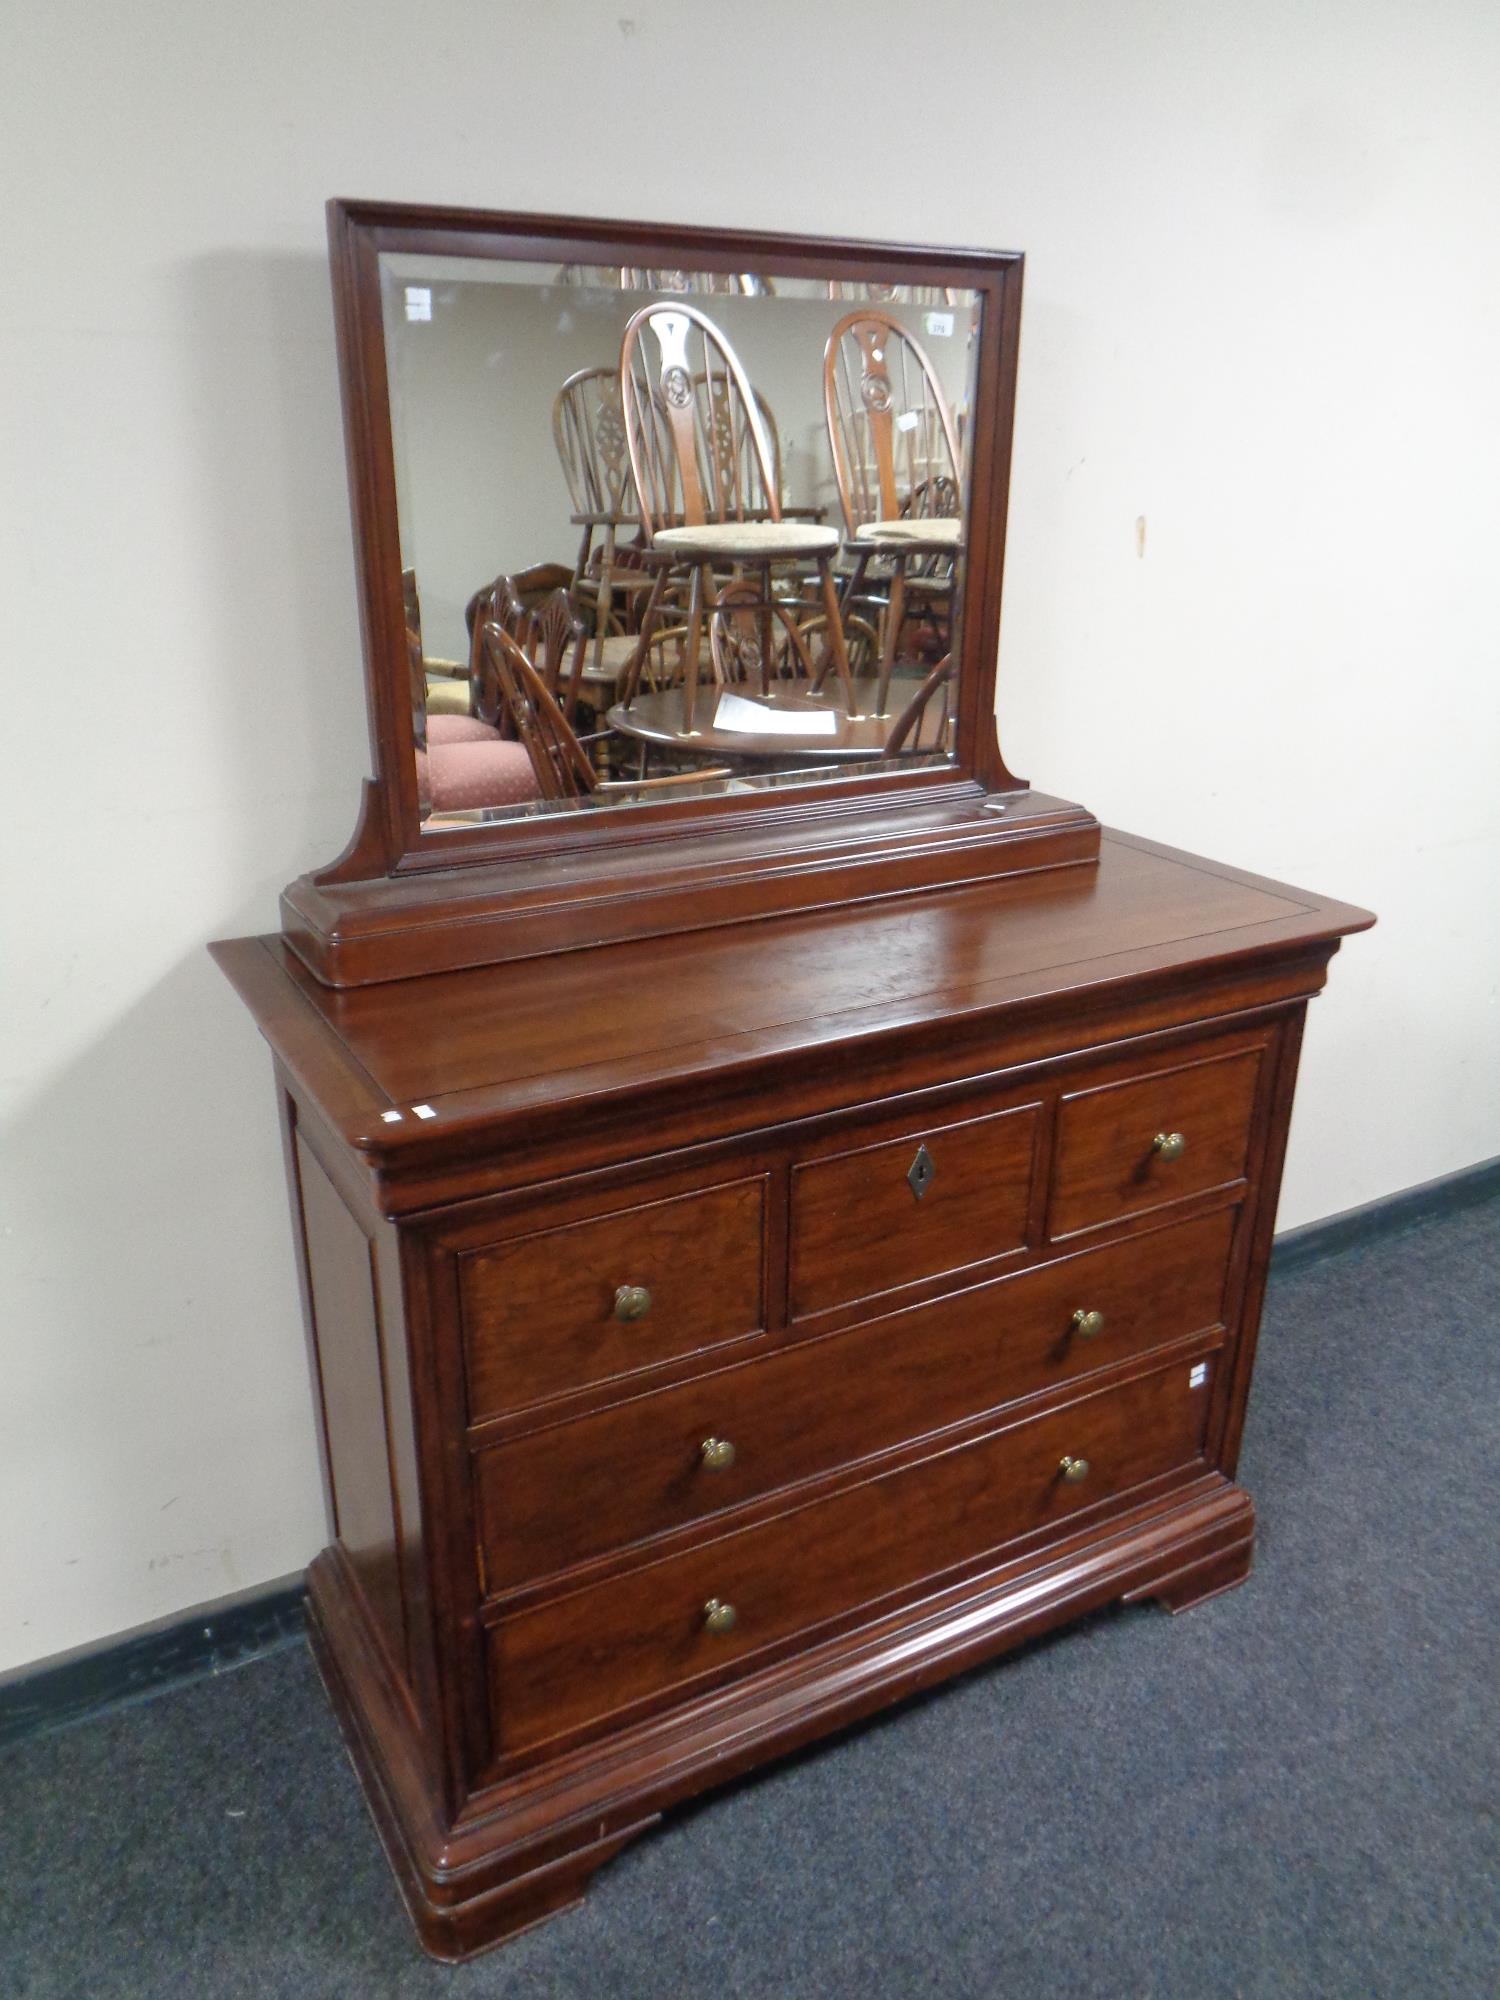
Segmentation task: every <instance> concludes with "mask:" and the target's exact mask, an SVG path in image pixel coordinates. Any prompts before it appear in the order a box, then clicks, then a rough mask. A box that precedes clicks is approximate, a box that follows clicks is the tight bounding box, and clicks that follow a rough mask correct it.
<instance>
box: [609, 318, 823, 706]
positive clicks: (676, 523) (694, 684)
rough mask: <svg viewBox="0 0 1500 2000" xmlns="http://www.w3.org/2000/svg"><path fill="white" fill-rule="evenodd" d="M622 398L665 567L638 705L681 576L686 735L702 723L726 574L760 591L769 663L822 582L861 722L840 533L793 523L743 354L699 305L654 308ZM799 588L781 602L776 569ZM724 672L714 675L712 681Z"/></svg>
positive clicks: (635, 323) (625, 349) (635, 336)
mask: <svg viewBox="0 0 1500 2000" xmlns="http://www.w3.org/2000/svg"><path fill="white" fill-rule="evenodd" d="M620 395H621V404H622V408H623V411H624V416H625V433H626V443H627V447H628V450H629V453H630V467H631V473H632V476H633V478H634V481H635V489H636V498H637V501H638V503H639V512H640V518H641V525H642V530H643V533H644V536H645V541H646V547H647V550H648V555H649V560H650V561H651V563H652V565H653V567H654V568H655V570H656V577H655V582H654V585H653V588H652V593H651V599H650V602H649V603H648V605H647V608H646V614H645V617H644V619H643V621H642V627H641V638H640V642H639V646H638V651H637V657H636V659H635V660H634V661H633V662H632V665H631V668H630V670H629V672H628V674H627V678H626V684H625V686H624V688H623V690H622V700H623V702H624V703H625V704H626V705H627V706H628V704H629V702H630V701H631V699H632V698H633V697H634V694H635V690H636V688H637V686H638V685H639V680H640V673H641V670H642V667H643V664H644V662H645V659H646V657H647V651H648V648H649V644H650V639H651V634H652V631H653V629H654V627H655V625H656V622H657V620H658V618H659V617H660V614H661V600H662V596H663V593H664V590H665V588H666V585H667V582H668V580H669V578H671V576H672V575H673V574H674V572H675V573H676V574H677V575H678V576H681V575H682V574H683V573H684V572H686V573H687V576H688V580H689V594H688V614H687V640H686V662H685V670H684V675H683V698H682V701H683V705H682V726H683V730H684V733H685V734H688V735H691V734H693V733H694V728H695V723H696V722H697V721H698V719H699V711H700V702H699V682H700V677H701V675H702V671H703V651H704V649H703V636H704V634H703V628H704V622H705V613H707V614H708V615H709V616H710V617H712V615H713V612H714V610H715V607H716V605H717V603H718V595H719V588H720V585H719V582H718V579H717V577H716V572H718V571H723V570H728V571H730V572H731V573H732V581H733V582H734V583H735V584H737V585H738V584H743V583H750V584H754V585H755V586H757V595H756V600H755V601H756V607H757V615H758V616H759V618H760V620H761V623H762V630H763V642H762V648H761V651H762V656H763V657H764V658H765V659H769V658H770V657H771V653H772V626H773V624H775V623H777V622H779V621H780V612H781V609H782V608H785V607H790V606H793V605H796V604H799V603H802V602H805V601H806V595H805V591H804V588H803V579H804V577H805V576H806V573H807V572H808V570H809V569H810V570H811V571H812V572H813V574H814V576H815V578H816V588H817V593H818V597H817V602H818V603H819V604H820V606H821V609H822V612H823V614H824V618H825V621H826V623H825V627H824V630H825V634H826V644H827V654H828V658H829V660H830V662H831V665H832V669H833V671H834V672H835V673H836V674H837V676H838V679H839V683H840V685H841V687H842V689H843V694H844V705H845V707H846V708H847V709H848V710H849V711H850V712H851V713H852V712H853V711H854V707H855V699H854V688H853V683H852V680H851V678H850V674H849V660H848V654H847V650H846V648H845V644H844V629H843V622H842V610H841V607H840V604H839V601H838V593H837V590H836V588H835V585H834V580H833V558H834V556H835V555H836V553H837V551H838V547H839V535H838V532H837V530H835V529H833V528H826V527H823V526H822V525H821V524H818V523H810V522H802V521H784V520H783V519H782V517H781V497H780V494H779V493H778V491H777V486H776V469H775V456H774V453H773V451H772V448H771V444H770V441H769V439H768V438H767V436H766V433H765V424H764V420H763V417H762V415H761V408H760V405H759V402H758V400H757V398H756V395H755V391H754V390H753V389H752V387H751V385H750V382H749V379H748V378H747V376H746V374H745V371H744V368H743V367H742V366H741V364H740V361H739V358H738V356H737V355H736V354H735V352H734V350H733V348H731V346H730V345H729V343H728V341H727V340H726V339H725V338H724V336H723V334H722V333H721V332H720V331H719V329H718V328H717V327H716V326H715V325H714V323H713V321H712V320H710V319H709V318H708V317H707V316H706V315H705V314H703V313H702V312H700V311H698V309H697V308H696V307H695V306H690V305H685V304H680V303H676V302H674V303H673V304H671V305H654V306H645V307H643V308H642V309H641V311H639V312H638V313H636V314H634V315H633V316H632V318H631V319H630V321H629V322H628V324H627V325H626V328H625V336H624V340H623V343H622V345H621V350H620ZM778 571H779V572H781V574H782V575H783V576H787V575H788V574H790V575H791V577H792V578H793V579H794V581H793V583H792V585H791V587H790V590H784V591H782V592H780V593H773V576H774V574H775V573H776V572H778ZM712 672H713V669H712V668H710V674H711V676H712Z"/></svg>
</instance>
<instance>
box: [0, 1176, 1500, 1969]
mask: <svg viewBox="0 0 1500 2000" xmlns="http://www.w3.org/2000/svg"><path fill="white" fill-rule="evenodd" d="M1497 1327H1500V1205H1497V1204H1495V1203H1493V1202H1492V1203H1490V1204H1488V1205H1486V1206H1484V1207H1481V1208H1476V1209H1471V1210H1469V1211H1468V1212H1466V1213H1463V1214H1460V1215H1456V1216H1451V1217H1447V1218H1444V1219H1442V1220H1440V1221H1437V1222H1429V1223H1425V1224H1423V1225H1421V1226H1419V1227H1415V1228H1412V1229H1410V1230H1408V1231H1407V1232H1406V1233H1405V1234H1403V1235H1401V1236H1399V1237H1394V1238H1387V1239H1385V1240H1384V1241H1382V1242H1380V1243H1377V1244H1375V1245H1373V1246H1369V1247H1365V1248H1362V1249H1358V1250H1353V1251H1349V1252H1346V1253H1344V1254H1342V1255H1340V1256H1337V1257H1333V1258H1329V1259H1327V1260H1325V1261H1324V1262H1322V1263H1320V1264H1317V1265H1315V1266H1312V1267H1310V1268H1307V1269H1304V1270H1302V1271H1298V1272H1294V1273H1290V1274H1288V1275H1287V1276H1286V1277H1284V1278H1280V1279H1276V1280H1273V1283H1272V1288H1271V1297H1270V1302H1269V1306H1268V1310H1267V1315H1266V1324H1265V1329H1264V1335H1263V1341H1262V1350H1261V1352H1262V1361H1261V1367H1260V1372H1259V1375H1258V1378H1257V1384H1256V1394H1255V1397H1254V1399H1253V1401H1252V1407H1251V1419H1250V1425H1249V1429H1248V1432H1247V1437H1246V1445H1245V1452H1244V1459H1243V1464H1242V1476H1243V1478H1244V1479H1245V1481H1246V1483H1247V1484H1248V1486H1249V1487H1250V1489H1251V1491H1252V1492H1253V1493H1254V1494H1255V1495H1256V1498H1257V1501H1258V1503H1259V1507H1260V1517H1261V1541H1260V1549H1259V1557H1258V1563H1257V1568H1256V1572H1255V1574H1254V1576H1253V1577H1252V1578H1251V1580H1250V1582H1249V1583H1248V1584H1246V1585H1245V1586H1244V1588H1243V1589H1241V1590H1239V1591H1236V1592H1234V1593H1232V1594H1230V1595H1229V1596H1226V1597H1222V1598H1219V1599H1217V1600H1215V1601H1214V1602H1212V1603H1210V1604H1207V1605H1204V1606H1201V1607H1200V1608H1199V1609H1197V1610H1196V1611H1194V1612H1192V1613H1190V1614H1188V1615H1187V1616H1185V1617H1182V1618H1178V1619H1168V1618H1167V1617H1165V1616H1164V1615H1162V1614H1161V1613H1160V1612H1158V1611H1155V1610H1152V1609H1150V1608H1140V1609H1136V1610H1131V1611H1120V1612H1112V1613H1107V1614H1105V1615H1102V1616H1100V1617H1097V1618H1095V1619H1093V1620H1092V1621H1090V1622H1089V1623H1087V1624H1086V1625H1084V1626H1082V1627H1076V1628H1074V1629H1073V1630H1072V1631H1071V1632H1068V1633H1066V1634H1061V1635H1057V1636H1055V1637H1053V1638H1051V1639H1049V1640H1048V1641H1046V1642H1045V1643H1043V1644H1040V1645H1037V1646H1035V1647H1033V1648H1031V1649H1030V1650H1029V1651H1027V1652H1026V1653H1024V1654H1022V1655H1020V1656H1018V1657H1015V1658H1013V1659H1011V1660H1010V1661H1005V1662H1000V1663H998V1664H996V1665H995V1666H992V1667H989V1668H986V1669H984V1670H982V1671H979V1672H976V1673H974V1674H971V1675H969V1676H968V1677H966V1678H965V1679H963V1680H962V1681H960V1682H958V1683H957V1684H955V1685H952V1686H950V1687H948V1688H946V1689H943V1690H940V1691H939V1692H937V1693H935V1694H932V1695H929V1696H927V1697H925V1698H923V1699H921V1700H919V1701H915V1702H912V1703H909V1704H908V1705H906V1706H905V1707H903V1708H901V1709H899V1710H897V1711H894V1712H892V1713H889V1714H887V1715H886V1716H885V1717H884V1718H881V1719H878V1720H877V1721H875V1722H873V1723H870V1724H868V1725H866V1726H864V1727H862V1728H860V1729H858V1730H855V1731H852V1732H850V1733H848V1734H847V1735H845V1736H843V1737H841V1738H840V1739H838V1740H837V1741H835V1742H833V1743H831V1744H828V1745H825V1746H823V1747H822V1748H820V1749H818V1750H816V1751H814V1752H810V1753H808V1754H806V1755H804V1756H802V1757H800V1758H798V1759H796V1760H795V1761H793V1762H791V1763H788V1764H784V1765H782V1766H780V1767H778V1768H777V1769H775V1770H773V1771H771V1772H768V1773H765V1774H762V1775H760V1776H758V1777H757V1778H755V1779H754V1780H752V1781H749V1782H747V1783H743V1784H741V1785H739V1786H737V1787H735V1788H733V1789H732V1790H730V1791H728V1792H726V1793H723V1794H720V1795H718V1796H716V1797H713V1798H711V1799H709V1800H707V1801H705V1802H703V1803H701V1804H699V1805H698V1806H696V1807H695V1808H693V1809H692V1810H690V1811H685V1812H682V1813H679V1814H677V1815H675V1816H673V1817H672V1818H671V1819H669V1821H668V1822H667V1824H666V1825H665V1826H664V1827H663V1828H662V1830H661V1831H660V1832H659V1833H657V1834H656V1835H654V1836H652V1837H649V1838H647V1839H646V1840H643V1841H641V1842H639V1843H637V1844H636V1845H635V1846H634V1847H633V1848H630V1849H628V1850H627V1851H626V1852H625V1853H624V1854H623V1855H622V1856H621V1857H620V1859H619V1860H617V1861H616V1862H615V1863H614V1864H613V1865H612V1866H611V1867H609V1868H607V1869H606V1870H604V1871H603V1872H602V1873H601V1874H600V1875H599V1876H597V1877H596V1879H595V1883H594V1887H593V1890H592V1892H591V1894H590V1896H589V1900H588V1902H587V1903H586V1904H585V1905H584V1907H583V1908H582V1909H581V1910H577V1911H574V1912H572V1913H570V1914H568V1915H566V1916H563V1917H561V1918H559V1919H557V1920H556V1921H555V1922H553V1923H551V1924H549V1925H546V1926H544V1927H543V1928H542V1929H540V1930H537V1931H534V1932H532V1933H531V1934H530V1935H529V1936H526V1937H524V1938H521V1939H518V1940H517V1941H515V1942H514V1943H512V1944H510V1945H508V1946H507V1947H505V1948H504V1949H503V1950H502V1951H501V1952H499V1953H498V1954H495V1955H493V1956H491V1957H489V1958H486V1959H482V1960H479V1961H477V1962H476V1963H474V1964H472V1965H470V1966H467V1967H464V1968H461V1969H458V1970H456V1971H455V1970H450V1969H446V1968H443V1967H440V1966H437V1965H433V1964H431V1963H430V1962H428V1961H427V1960H425V1959H424V1958H422V1957H421V1955H420V1954H419V1951H418V1949H417V1946H416V1944H415V1942H414V1940H413V1937H412V1935H411V1933H410V1931H409V1930H408V1928H407V1923H406V1919H405V1916H404V1915H403V1913H402V1911H401V1909H400V1908H399V1906H398V1902H397V1898H396V1894H395V1891H394V1888H393V1885H392V1883H391V1881H390V1880H389V1878H388V1876H387V1873H386V1868H385V1863H384V1861H383V1859H382V1857H381V1854H380V1852H379V1849H378V1847H377V1845H376V1841H375V1836H374V1833H373V1831H372V1829H371V1827H370V1824H369V1822H368V1820H367V1819H366V1817H365V1813H364V1808H363V1805H362V1803H361V1800H360V1797H359V1794H358V1792H357V1790H356V1787H355V1783H354V1779H353V1776H352V1774H351V1772H350V1770H349V1767H348V1765H347V1764H346V1763H345V1761H344V1757H343V1753H342V1750H341V1747H340V1743H339V1738H338V1735H337V1733H336V1731H335V1728H334V1724H333V1721H332V1718H331V1716H330V1715H329V1712H328V1710H327V1707H326V1705H325V1703H324V1700H323V1697H322V1695H321V1692H320V1690H319V1687H318V1683H317V1680H316V1678H315V1675H314V1672H313V1668H312V1665H311V1662H310V1660H309V1659H308V1657H307V1654H306V1652H305V1651H304V1650H303V1648H302V1647H301V1646H300V1645H297V1646H295V1647H293V1648H290V1649H288V1650H285V1651H283V1652H281V1653H279V1654H277V1655H275V1656H273V1657H271V1658H269V1659H265V1660H262V1661H260V1662H258V1663H256V1664H253V1665H249V1666H246V1667H244V1668H241V1669H240V1670H238V1671H236V1672H233V1673H230V1674H227V1675H225V1676H224V1677H222V1678H221V1679H219V1680H216V1681H211V1682H202V1683H198V1684H197V1685H195V1686H192V1687H189V1688H187V1689H184V1690H181V1691H179V1692H176V1693H173V1694H169V1695H164V1696H161V1697H159V1698H158V1699H156V1700H154V1701H151V1702H148V1703H144V1704H142V1705H141V1706H139V1707H136V1708H133V1709H129V1710H123V1711H118V1712H116V1713H114V1714H112V1715H109V1716H106V1717H104V1718H102V1719H98V1720H95V1721H92V1722H88V1723H85V1724H81V1725H79V1726H77V1727H75V1728H72V1729H70V1730H67V1731H64V1732H61V1733H58V1734H56V1735H53V1736H51V1737H46V1738H41V1739H34V1740H32V1741H31V1742H29V1743H26V1744H22V1745H20V1746H18V1747H17V1748H16V1749H15V1750H13V1751H11V1752H10V1753H8V1754H7V1755H6V1757H5V1758H4V1760H3V1761H0V1813H3V1819H0V1996H3V2000H58V1996H66V2000H115V1996H120V2000H124V1996H132V2000H135V1996H147V1995H149V1996H153V2000H154V1996H159V1995H178V1994H181V1995H184V1996H191V2000H229V1996H233V1995H247V1996H256V2000H293V1996H295V2000H325V1997H326V2000H408V1996H412V2000H415V1997H416V1996H425V1995H439V1994H441V1995H444V1996H447V2000H481V1996H491V1995H504V1996H516V1997H517V2000H519V1996H542V1995H546V1996H558V2000H564V1996H566V2000H572V1997H573V1996H579V2000H585V1997H586V2000H612V1996H632V1997H633V1996H658V1995H660V1996H672V2000H675V1997H676V1996H679V1995H681V1996H689V1995H703V1996H713V2000H735V1996H768V2000H771V1996H774V2000H803V1996H824V1995H843V1994H851V1995H859V1996H862V2000H863V1996H881V2000H883V1996H903V2000H904V1996H908V1995H943V1996H953V2000H957V1997H958V1996H971V1995H972V1996H991V1995H993V1996H996V2000H1001V1996H1004V2000H1029V1996H1032V1995H1036V1996H1046V2000H1071V1996H1074V1995H1078V1996H1084V1995H1087V1996H1099V2000H1135V1997H1136V1996H1141V2000H1146V1996H1150V2000H1176V1996H1184V2000H1186V1996H1197V1997H1198V2000H1218V1996H1226V2000H1227V1996H1231V1995H1232V1996H1238V1997H1239V2000H1262V1996H1265V2000H1272V1997H1273V1996H1274V2000H1285V1996H1300V1995H1308V1996H1317V2000H1341V1996H1345V1995H1348V1996H1358V2000H1383V1996H1387V1995H1389V1996H1392V2000H1396V1996H1399V2000H1412V1996H1418V1995H1428V1994H1438V1995H1444V1996H1449V1995H1451V1996H1470V1995H1473V1996H1491V1995H1495V1994H1500V1927H1497V1913H1496V1880H1497V1872H1500V1871H1497V1866H1496V1864H1497V1859H1500V1852H1497V1841H1496V1826H1495V1805H1496V1796H1497V1789H1500V1787H1497V1765H1500V1758H1497V1746H1496V1737H1497V1703H1496V1698H1495V1697H1496V1690H1497V1670H1496V1649H1495V1639H1496V1631H1497V1617H1496V1608H1497V1596H1500V1589H1497V1575H1496V1563H1495V1560H1494V1535H1493V1528H1492V1523H1493V1519H1494V1516H1495V1512H1496V1508H1497V1504H1500V1481H1497V1473H1500V1452H1497V1414H1496V1413H1497V1408H1500V1397H1497V1390H1500V1360H1497V1357H1500V1341H1497V1339H1496V1330H1497Z"/></svg>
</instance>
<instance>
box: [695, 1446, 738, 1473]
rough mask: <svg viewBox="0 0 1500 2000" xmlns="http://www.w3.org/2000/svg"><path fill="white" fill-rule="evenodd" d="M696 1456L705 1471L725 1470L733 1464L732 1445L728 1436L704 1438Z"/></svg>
mask: <svg viewBox="0 0 1500 2000" xmlns="http://www.w3.org/2000/svg"><path fill="white" fill-rule="evenodd" d="M698 1456H699V1457H700V1458H701V1459H702V1461H703V1467H704V1470H705V1471H706V1472H727V1471H728V1470H729V1468H730V1466H731V1465H733V1464H734V1446H733V1445H732V1444H731V1443H730V1442H729V1439H728V1438H705V1439H704V1440H703V1444H702V1448H701V1449H700V1451H699V1454H698Z"/></svg>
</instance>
